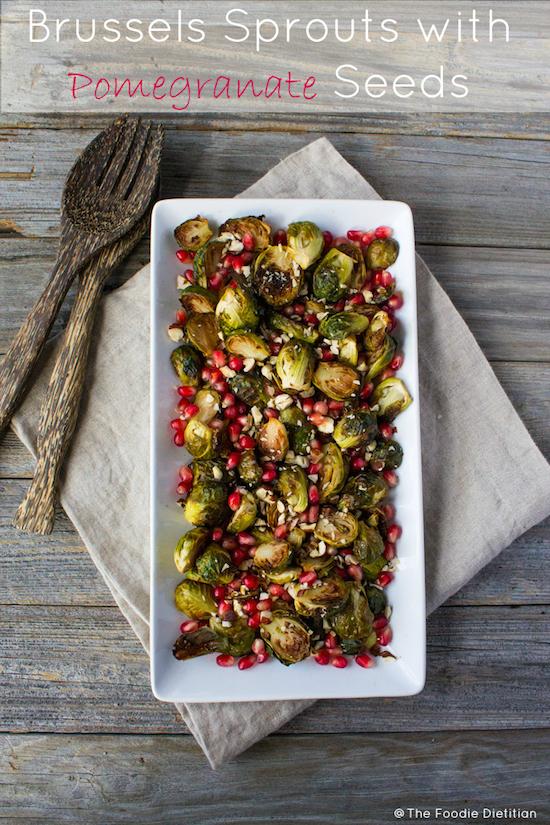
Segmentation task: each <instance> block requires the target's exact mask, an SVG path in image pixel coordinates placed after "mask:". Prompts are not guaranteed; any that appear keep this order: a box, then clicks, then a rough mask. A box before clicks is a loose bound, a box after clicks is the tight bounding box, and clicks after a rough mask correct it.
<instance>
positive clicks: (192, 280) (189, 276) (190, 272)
mask: <svg viewBox="0 0 550 825" xmlns="http://www.w3.org/2000/svg"><path fill="white" fill-rule="evenodd" d="M183 274H184V277H185V279H186V280H187V281H189V283H190V284H194V283H195V273H194V272H193V270H192V269H186V270H185V272H184V273H183Z"/></svg>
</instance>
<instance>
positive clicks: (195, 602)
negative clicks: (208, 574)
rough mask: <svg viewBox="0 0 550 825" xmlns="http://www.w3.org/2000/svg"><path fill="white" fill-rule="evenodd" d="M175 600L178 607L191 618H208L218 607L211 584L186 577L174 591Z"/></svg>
mask: <svg viewBox="0 0 550 825" xmlns="http://www.w3.org/2000/svg"><path fill="white" fill-rule="evenodd" d="M174 601H175V603H176V607H177V609H178V610H181V612H182V613H185V614H186V615H187V616H189V618H190V619H208V617H209V616H210V615H211V614H212V613H216V611H217V609H218V605H217V604H216V602H215V600H214V591H213V590H212V588H211V587H210V585H209V584H205V583H204V582H194V581H191V580H190V579H184V580H183V581H182V582H180V583H179V584H178V586H177V587H176V590H175V592H174Z"/></svg>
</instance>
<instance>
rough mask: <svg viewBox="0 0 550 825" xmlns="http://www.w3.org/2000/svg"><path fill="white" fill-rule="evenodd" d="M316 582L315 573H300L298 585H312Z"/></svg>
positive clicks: (310, 571)
mask: <svg viewBox="0 0 550 825" xmlns="http://www.w3.org/2000/svg"><path fill="white" fill-rule="evenodd" d="M316 581H317V573H316V572H315V570H308V571H307V573H302V574H301V575H300V578H299V582H300V584H313V582H316Z"/></svg>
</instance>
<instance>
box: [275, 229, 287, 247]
mask: <svg viewBox="0 0 550 825" xmlns="http://www.w3.org/2000/svg"><path fill="white" fill-rule="evenodd" d="M286 241H287V238H286V232H285V230H284V229H278V230H277V232H275V234H274V235H273V243H274V244H275V246H278V245H279V244H282V245H283V246H286Z"/></svg>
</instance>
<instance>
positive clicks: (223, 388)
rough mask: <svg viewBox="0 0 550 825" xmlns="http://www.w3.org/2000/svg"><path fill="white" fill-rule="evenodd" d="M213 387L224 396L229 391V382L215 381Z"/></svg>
mask: <svg viewBox="0 0 550 825" xmlns="http://www.w3.org/2000/svg"><path fill="white" fill-rule="evenodd" d="M212 387H213V388H214V389H215V390H216V392H219V393H222V395H223V394H224V393H226V392H227V390H228V386H227V381H214V382H213V384H212Z"/></svg>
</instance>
